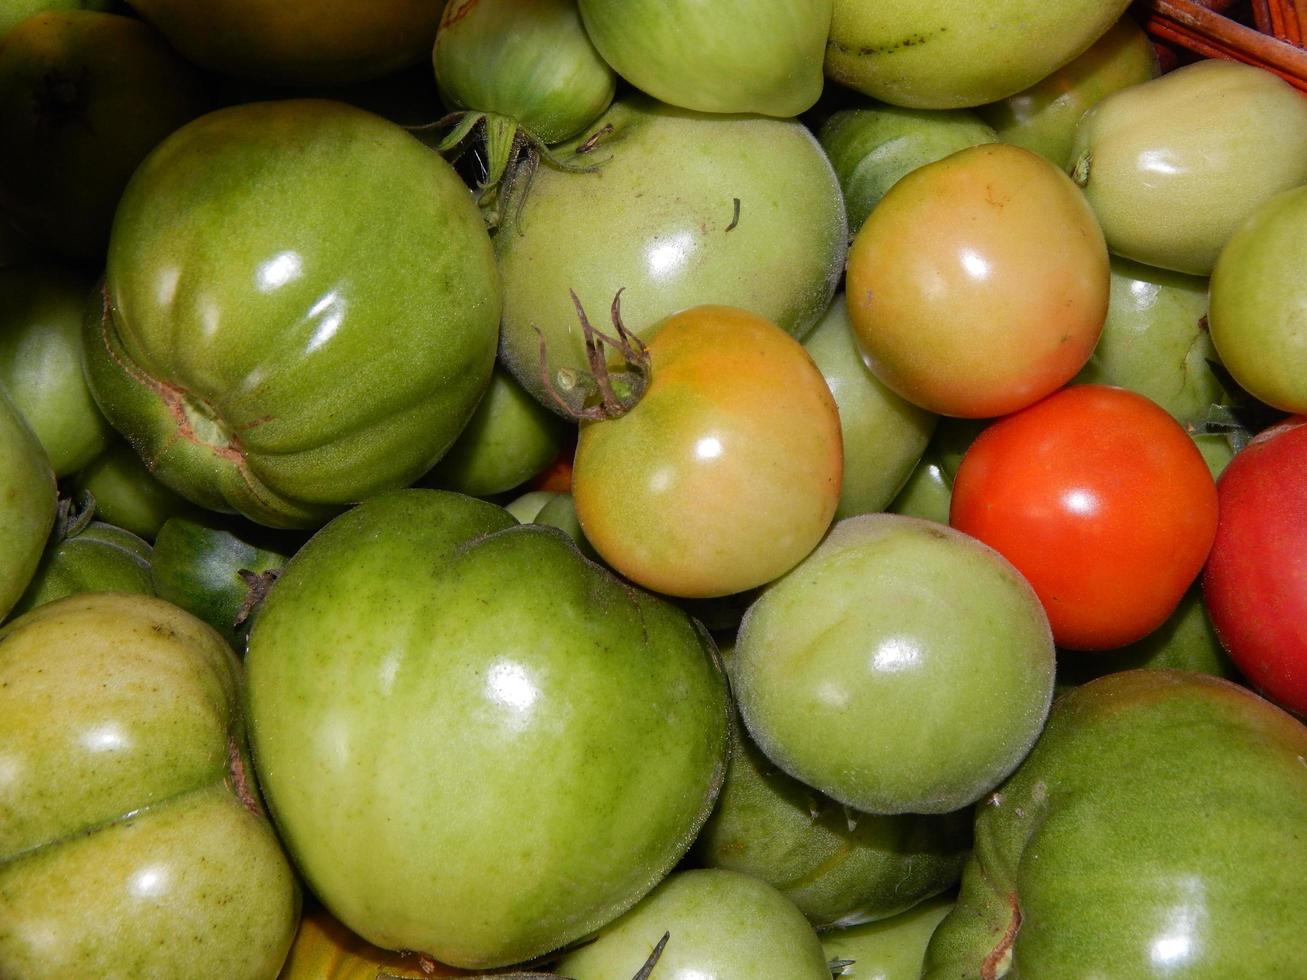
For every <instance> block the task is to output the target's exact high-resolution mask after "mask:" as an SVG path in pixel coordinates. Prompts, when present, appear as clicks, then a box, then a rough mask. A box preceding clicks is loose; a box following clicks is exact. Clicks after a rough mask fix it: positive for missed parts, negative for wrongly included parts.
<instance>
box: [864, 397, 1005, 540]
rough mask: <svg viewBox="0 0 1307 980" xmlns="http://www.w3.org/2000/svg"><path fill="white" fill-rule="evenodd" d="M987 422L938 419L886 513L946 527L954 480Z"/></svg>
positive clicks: (986, 420) (987, 420) (985, 420)
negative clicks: (967, 453) (919, 458)
mask: <svg viewBox="0 0 1307 980" xmlns="http://www.w3.org/2000/svg"><path fill="white" fill-rule="evenodd" d="M989 422H990V420H989V419H954V418H947V417H944V418H941V419H940V420H939V424H938V425H936V426H935V434H934V435H933V436H931V439H930V442H929V443H928V444H927V445H926V451H925V453H923V454H922V457H921V462H920V463H918V464H917V468H916V469H914V470H913V471H912V475H911V476H910V477H908V482H907V483H905V484H904V485H903V489H902V490H901V491H899V495H898V496H897V497H895V498H894V500H893V502H892V503H891V504H890V506H889V508H888V509H889V511H890V512H892V513H895V514H902V515H904V516H905V517H920V518H923V519H925V520H928V521H934V522H935V523H936V524H947V523H948V517H949V505H950V504H951V503H952V500H953V480H954V479H955V478H956V477H957V475H958V467H959V466H960V465H961V464H962V457H963V456H964V455H966V452H967V448H968V447H969V446H970V445H971V444H972V443H973V442H975V441H976V437H977V436H978V435H980V433H981V432H983V431H984V430H985V427H986V426H987V425H989Z"/></svg>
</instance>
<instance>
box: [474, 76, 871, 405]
mask: <svg viewBox="0 0 1307 980" xmlns="http://www.w3.org/2000/svg"><path fill="white" fill-rule="evenodd" d="M609 126H611V127H612V129H611V130H607V129H605V127H609ZM601 131H602V135H600V137H599V138H598V140H597V142H596V143H595V145H594V147H593V149H592V150H590V151H589V152H578V150H580V149H583V148H584V147H585V146H586V145H587V144H586V143H585V142H584V141H583V142H582V143H580V144H577V145H569V148H568V149H567V151H566V152H564V153H562V154H560V155H561V156H562V158H563V159H564V160H565V161H568V162H572V163H576V164H581V165H588V164H591V163H600V162H602V164H603V165H602V166H601V167H599V168H598V170H597V171H596V172H595V173H560V172H558V171H556V170H553V169H551V168H548V167H541V168H540V171H539V173H537V174H536V177H535V180H534V181H533V183H532V185H531V193H530V196H529V197H527V199H526V204H525V206H524V207H523V209H522V212H521V215H520V218H519V219H518V221H517V222H516V223H515V224H511V225H509V226H508V227H506V228H504V229H503V230H502V231H501V232H500V233H499V234H498V235H497V236H496V237H495V251H496V253H497V254H498V257H499V263H500V270H501V272H502V273H503V277H504V322H503V339H502V347H501V350H502V354H503V359H504V363H505V365H506V366H507V367H508V369H509V370H510V371H512V372H513V374H514V376H515V377H516V378H517V379H518V381H520V382H521V383H522V386H523V387H524V388H526V389H527V390H528V391H530V392H531V393H532V394H533V395H535V397H536V398H538V399H540V400H541V401H542V402H544V403H545V404H546V405H549V406H553V407H556V404H557V403H556V402H555V401H554V399H553V398H552V397H551V396H550V394H549V393H548V391H547V390H546V388H545V384H544V382H543V381H542V379H541V364H540V360H541V351H540V345H541V336H542V334H543V339H544V344H545V348H546V357H547V360H548V364H549V373H550V376H551V382H550V383H551V384H554V385H555V386H557V384H558V383H559V380H560V379H559V375H560V373H561V374H563V375H572V376H574V375H575V373H576V372H577V371H580V370H583V369H584V368H585V367H586V358H585V344H584V340H583V336H582V330H581V326H580V324H579V322H578V320H577V315H576V308H575V307H574V306H573V304H572V300H571V297H570V296H569V295H568V291H569V290H573V291H575V293H576V294H577V296H578V297H579V298H580V300H581V302H582V303H583V304H584V306H585V308H586V309H587V310H588V311H590V313H591V315H592V317H594V318H595V320H596V322H598V323H600V324H602V322H603V320H604V319H605V318H604V317H603V313H602V311H605V310H607V309H608V308H609V306H610V305H611V304H612V302H613V297H614V295H615V294H616V293H617V292H618V291H619V290H622V300H621V302H622V317H623V320H624V321H625V323H626V326H627V327H628V328H629V329H630V330H632V331H633V332H634V333H635V334H637V335H639V336H645V335H646V332H647V331H648V330H649V329H650V328H651V327H652V326H653V325H654V324H655V323H657V322H658V321H659V320H661V319H663V318H664V317H666V316H670V315H671V314H673V313H675V312H677V311H678V310H682V309H685V308H687V307H691V306H698V305H701V304H705V303H713V304H720V305H726V306H737V307H742V308H743V309H746V310H750V311H752V312H754V313H757V314H759V315H761V316H765V317H766V318H767V319H769V320H771V321H772V322H773V323H775V324H777V325H778V326H780V327H781V328H782V329H784V330H785V331H786V332H788V333H790V334H793V335H794V336H796V337H802V336H803V335H804V334H805V333H807V332H808V330H809V329H810V328H811V327H812V326H813V324H815V323H816V322H817V321H818V319H820V318H821V315H822V314H823V313H825V312H826V309H827V307H828V306H829V305H830V298H831V296H833V295H834V293H835V285H836V283H837V282H838V281H839V277H840V273H841V272H842V270H843V266H844V255H845V250H846V248H847V245H848V238H847V226H846V224H845V218H844V202H843V199H842V198H841V196H840V189H839V183H838V181H837V180H836V178H835V174H834V172H833V171H832V170H831V166H830V163H829V162H828V161H827V160H826V156H825V154H824V153H822V151H821V147H820V146H819V145H818V143H817V141H816V139H815V138H814V137H813V136H812V134H811V133H810V132H809V131H808V130H807V129H806V128H805V127H803V126H802V125H800V124H799V123H797V122H792V121H783V120H777V119H763V118H759V117H756V116H730V117H726V116H711V115H705V114H702V113H695V112H689V111H686V110H683V109H674V108H671V107H669V106H665V105H659V104H658V103H655V102H651V101H650V100H648V99H643V98H633V99H627V100H619V101H618V102H616V103H615V104H614V105H613V107H612V108H611V109H609V111H608V112H607V113H605V115H604V116H603V117H601V118H600V119H599V120H598V121H597V122H596V123H595V126H594V127H592V128H591V130H590V132H592V133H598V132H601ZM537 328H538V330H539V332H537Z"/></svg>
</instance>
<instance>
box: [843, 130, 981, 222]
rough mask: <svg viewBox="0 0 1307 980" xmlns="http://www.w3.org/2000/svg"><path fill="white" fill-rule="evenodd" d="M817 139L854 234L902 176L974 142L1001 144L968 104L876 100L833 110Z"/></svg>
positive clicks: (975, 143)
mask: <svg viewBox="0 0 1307 980" xmlns="http://www.w3.org/2000/svg"><path fill="white" fill-rule="evenodd" d="M818 138H819V139H820V140H821V146H822V149H823V150H825V151H826V153H827V155H828V156H829V157H830V162H831V165H832V166H833V167H834V168H835V173H836V175H837V176H838V177H839V180H840V190H841V191H843V193H844V205H845V207H846V208H847V209H848V213H849V234H850V235H856V234H857V233H858V229H859V228H861V227H862V223H863V222H864V221H866V220H867V215H869V214H871V209H872V208H874V207H875V206H876V205H877V204H879V203H880V199H881V198H882V197H884V196H885V194H886V192H888V191H889V189H890V188H891V187H893V186H894V185H895V184H897V183H898V182H899V178H901V177H905V176H907V175H908V174H910V173H912V171H914V170H916V169H917V168H918V167H923V166H925V165H926V164H928V163H934V162H935V161H936V160H942V159H944V158H945V157H946V156H949V155H950V154H953V153H956V152H957V151H958V150H965V149H966V148H967V147H969V146H977V145H979V144H981V143H996V142H997V141H998V134H997V133H995V132H994V130H993V129H992V128H991V127H990V126H988V125H987V124H985V123H984V122H982V121H981V120H980V119H979V117H977V116H976V114H975V113H973V112H968V111H967V110H965V109H952V110H943V109H904V108H901V107H899V106H891V105H874V106H871V107H868V108H860V109H841V110H840V111H839V112H836V113H834V114H833V115H831V117H830V118H829V119H827V120H826V122H825V123H823V124H822V127H821V131H820V133H819V134H818Z"/></svg>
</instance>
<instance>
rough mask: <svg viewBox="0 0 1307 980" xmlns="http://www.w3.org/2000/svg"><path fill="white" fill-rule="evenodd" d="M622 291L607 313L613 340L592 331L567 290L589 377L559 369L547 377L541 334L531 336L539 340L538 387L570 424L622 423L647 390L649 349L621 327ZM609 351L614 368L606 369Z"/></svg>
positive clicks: (547, 364)
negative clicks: (540, 385) (619, 420)
mask: <svg viewBox="0 0 1307 980" xmlns="http://www.w3.org/2000/svg"><path fill="white" fill-rule="evenodd" d="M624 288H625V287H623V289H619V290H618V291H617V294H616V295H615V296H614V297H613V305H612V307H611V309H610V311H609V315H610V317H611V318H612V321H613V327H614V328H615V329H616V333H617V335H616V336H613V335H611V334H606V333H604V332H603V331H602V330H599V329H598V328H597V327H595V326H594V324H592V323H591V322H590V318H589V317H588V316H587V315H586V312H585V308H584V307H583V306H582V305H581V300H580V299H578V298H577V295H576V293H575V291H573V290H570V289H569V290H568V295H570V296H571V297H572V305H573V307H575V308H576V315H577V319H579V320H580V321H581V333H582V335H583V337H584V339H585V358H586V364H587V365H588V366H589V369H590V370H589V371H575V370H572V369H570V368H561V369H559V370H558V371H557V372H553V373H551V372H550V370H549V351H548V345H547V344H546V343H545V337H544V333H543V332H541V331H540V330H539V328H537V330H536V333H537V334H538V335H539V337H540V379H541V382H542V383H543V385H544V388H545V391H547V392H549V395H550V397H552V398H553V399H554V401H555V402H556V403H557V404H558V406H559V407H560V408H561V409H562V410H563V414H564V415H565V416H567V417H568V418H569V419H571V420H572V421H574V422H579V421H582V420H589V421H603V420H606V419H616V418H621V417H622V416H623V415H625V414H626V413H627V412H629V411H630V410H631V409H632V408H634V407H635V405H636V403H637V402H639V400H640V398H641V397H642V396H643V395H644V393H645V390H646V389H647V388H648V387H649V381H650V380H651V378H652V373H653V368H652V363H651V360H650V357H649V348H648V347H646V346H645V343H644V341H642V340H641V339H640V338H639V337H637V336H636V335H635V334H633V333H632V332H631V331H630V330H628V329H627V328H626V325H625V324H624V323H623V322H622V292H623V291H624ZM609 349H611V350H612V351H613V352H615V353H616V354H617V355H618V356H619V358H620V361H619V366H617V367H613V366H610V365H609V363H608V350H609Z"/></svg>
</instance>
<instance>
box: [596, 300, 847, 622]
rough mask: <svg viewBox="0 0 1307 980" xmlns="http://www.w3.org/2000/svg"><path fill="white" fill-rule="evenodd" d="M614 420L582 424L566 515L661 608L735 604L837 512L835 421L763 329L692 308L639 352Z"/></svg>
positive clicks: (819, 389)
mask: <svg viewBox="0 0 1307 980" xmlns="http://www.w3.org/2000/svg"><path fill="white" fill-rule="evenodd" d="M649 355H650V359H651V379H650V382H649V386H648V388H647V389H646V391H645V392H644V395H643V396H642V397H641V398H640V400H639V401H638V402H637V403H636V405H635V407H634V408H632V409H631V410H630V411H629V412H627V413H626V414H625V415H623V416H621V417H620V418H616V419H609V420H604V421H598V422H590V423H585V424H583V427H582V429H581V435H580V439H579V440H578V442H577V448H576V461H575V466H574V469H573V472H572V491H573V495H574V498H575V501H576V511H577V516H578V518H579V519H580V521H581V527H582V529H583V530H584V531H585V535H586V537H587V538H588V539H589V540H590V543H591V544H592V545H594V547H595V550H596V551H598V552H599V554H600V555H601V556H602V557H603V559H604V560H605V561H607V562H608V563H609V564H610V565H612V566H613V568H615V569H616V570H617V571H619V572H621V573H622V574H623V575H625V576H626V577H627V578H629V579H631V580H632V581H634V582H636V583H638V584H639V585H642V586H644V587H646V588H649V589H653V590H655V591H657V592H663V593H666V594H669V595H676V596H685V597H698V598H703V597H709V596H721V595H729V594H731V593H734V592H742V591H744V590H745V589H750V588H753V587H755V586H759V585H762V584H764V583H766V582H770V581H771V580H772V579H774V578H777V577H779V576H780V575H782V574H784V573H785V572H787V571H789V570H790V569H791V568H793V567H794V566H795V565H796V564H798V562H799V561H800V560H801V559H802V558H803V557H804V556H805V555H807V554H808V552H809V551H811V550H812V549H813V548H814V547H815V546H816V545H817V542H818V541H820V540H821V537H822V535H823V534H824V533H825V532H826V528H827V527H828V526H829V524H830V522H831V519H832V517H833V516H834V514H835V507H836V504H837V503H838V501H839V494H840V479H841V476H842V472H843V460H844V454H843V446H842V443H841V439H840V423H839V410H838V409H837V408H836V405H835V401H834V399H833V398H832V397H831V394H830V390H829V389H828V388H827V386H826V382H825V381H824V380H823V378H822V375H821V372H820V371H819V370H818V369H817V366H816V365H815V364H814V363H813V362H812V359H811V358H810V357H809V356H808V354H807V352H806V351H805V350H804V349H803V347H802V346H801V345H800V344H799V342H798V341H796V340H794V339H793V338H792V337H790V336H789V335H788V334H786V333H785V331H783V330H781V329H780V328H779V327H778V326H776V325H775V324H773V323H772V322H771V321H769V320H767V319H765V318H764V317H760V316H757V315H756V314H753V313H748V312H746V311H744V310H740V309H735V308H732V307H727V306H697V307H693V308H691V309H688V310H684V311H682V312H680V313H677V314H675V315H673V316H671V317H668V318H667V319H666V320H664V321H663V323H662V324H661V325H660V326H658V327H657V328H656V332H655V333H654V335H653V340H652V341H650V342H649Z"/></svg>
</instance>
